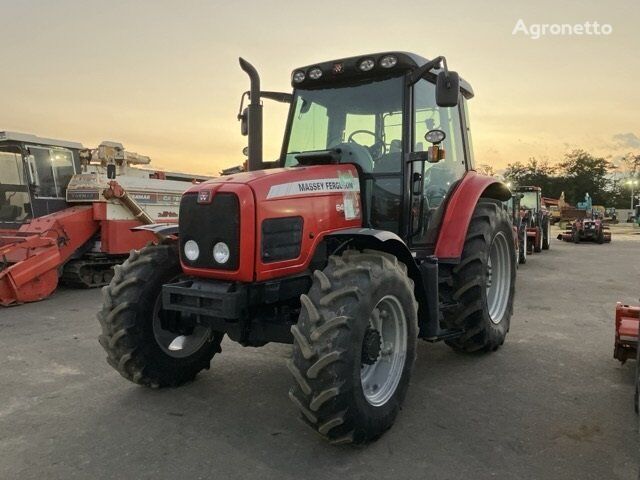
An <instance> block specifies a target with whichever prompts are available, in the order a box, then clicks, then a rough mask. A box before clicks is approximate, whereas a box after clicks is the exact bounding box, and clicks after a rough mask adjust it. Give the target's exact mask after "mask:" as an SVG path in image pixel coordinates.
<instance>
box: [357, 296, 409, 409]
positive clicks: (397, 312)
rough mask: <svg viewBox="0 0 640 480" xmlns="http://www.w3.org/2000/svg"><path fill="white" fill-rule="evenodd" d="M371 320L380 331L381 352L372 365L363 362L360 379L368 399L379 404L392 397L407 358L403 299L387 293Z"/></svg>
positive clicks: (372, 314) (371, 323)
mask: <svg viewBox="0 0 640 480" xmlns="http://www.w3.org/2000/svg"><path fill="white" fill-rule="evenodd" d="M369 323H370V327H371V328H373V329H374V330H376V331H377V332H378V333H379V334H380V354H379V355H378V358H377V359H376V361H375V363H373V364H372V365H366V364H365V365H362V367H361V370H360V382H361V384H362V391H363V392H364V396H365V398H366V399H367V402H369V403H370V404H371V405H373V406H374V407H379V406H382V405H384V404H385V403H387V402H388V401H389V399H390V398H391V397H392V396H393V394H394V393H395V391H396V388H397V387H398V384H399V383H400V378H401V377H402V372H403V370H404V363H405V360H406V357H407V319H406V316H405V314H404V310H403V309H402V304H401V303H400V301H399V300H398V299H397V298H396V297H395V296H393V295H386V296H384V297H382V299H380V301H379V302H378V303H377V304H376V306H375V308H374V309H373V312H372V313H371V317H370V319H369Z"/></svg>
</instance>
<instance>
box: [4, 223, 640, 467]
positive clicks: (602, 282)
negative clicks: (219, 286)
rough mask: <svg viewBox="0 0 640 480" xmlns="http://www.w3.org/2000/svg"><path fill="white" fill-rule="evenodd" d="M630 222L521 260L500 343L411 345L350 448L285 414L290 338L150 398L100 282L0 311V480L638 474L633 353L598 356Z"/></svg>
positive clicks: (623, 277)
mask: <svg viewBox="0 0 640 480" xmlns="http://www.w3.org/2000/svg"><path fill="white" fill-rule="evenodd" d="M623 232H624V233H623ZM631 232H632V230H630V229H629V228H628V227H626V226H621V227H619V228H616V229H615V230H614V236H613V242H612V243H611V244H608V245H597V244H580V245H573V244H570V243H563V242H560V241H557V240H555V239H554V240H553V242H552V245H551V250H550V251H548V252H544V253H542V254H537V255H535V256H532V257H529V260H528V262H527V264H526V265H523V266H521V267H520V269H519V271H518V280H517V294H516V310H515V315H514V317H513V319H512V324H511V331H510V333H509V335H508V337H507V341H506V343H505V345H504V347H503V348H501V349H500V350H499V351H498V352H496V353H494V354H491V355H486V356H467V355H460V354H456V353H454V352H453V351H451V350H450V349H449V348H448V347H447V346H446V345H444V344H435V345H432V344H427V343H424V342H420V344H419V351H418V360H417V365H416V368H415V370H414V375H413V378H412V381H411V386H410V388H409V393H408V397H407V401H406V404H405V408H404V410H403V411H402V412H401V414H400V416H399V418H398V420H397V422H396V425H395V426H394V428H393V429H392V430H391V431H389V432H388V433H387V434H386V435H385V436H384V437H383V438H382V439H380V440H379V441H378V442H376V443H374V444H372V445H370V446H368V447H365V448H352V447H333V446H329V445H327V444H325V443H324V442H323V441H322V440H321V439H320V438H319V437H317V436H316V435H315V434H314V433H313V432H312V431H310V430H309V429H308V428H306V427H305V426H303V425H302V423H301V422H299V421H297V420H296V415H297V414H296V410H295V408H294V406H293V405H291V404H290V401H289V399H288V397H287V391H288V388H289V385H290V378H289V373H288V370H287V368H286V366H285V358H286V357H287V355H288V354H289V351H290V347H288V346H285V345H269V346H267V347H264V348H262V349H253V348H243V347H241V346H239V345H236V344H233V343H230V342H228V341H225V343H224V344H223V353H222V355H220V356H219V357H216V358H215V360H214V362H213V364H212V368H211V370H210V371H208V372H205V373H203V374H201V375H200V376H199V377H198V379H197V380H196V381H195V382H193V383H192V384H189V385H187V386H185V387H182V388H180V389H176V390H161V391H151V390H147V389H145V388H142V387H138V386H136V385H133V384H131V383H129V382H127V381H125V380H124V379H123V378H121V377H120V376H119V375H118V374H117V373H116V372H115V371H113V370H112V369H111V368H110V367H109V366H108V365H107V363H106V362H105V359H104V357H105V354H104V352H103V351H102V348H101V347H100V346H99V345H98V342H97V336H98V332H99V326H98V323H97V321H96V320H95V312H96V310H97V308H98V304H99V302H100V292H99V291H95V290H94V291H81V290H66V289H61V290H59V291H58V292H57V293H56V294H55V295H54V296H53V297H52V298H50V299H48V300H46V301H43V302H40V303H35V304H30V305H23V306H19V307H15V308H9V309H3V310H0V346H1V349H0V351H1V356H2V357H1V358H2V364H1V366H0V385H1V386H0V478H2V479H31V478H33V479H35V478H38V479H41V478H50V479H71V478H83V479H84V478H92V479H103V478H104V479H106V478H132V479H138V478H154V479H163V478H171V479H176V478H189V479H191V478H206V479H211V478H214V479H218V478H219V479H222V478H225V479H226V478H242V479H243V480H246V479H253V478H256V479H258V478H260V479H265V478H276V479H299V478H307V479H316V478H318V479H319V478H331V479H338V478H341V479H342V478H344V479H346V478H349V479H371V478H375V479H388V478H389V479H390V478H393V479H425V478H432V479H462V478H473V479H489V478H499V479H512V478H513V479H547V478H549V479H568V478H576V479H578V478H579V479H582V480H584V479H599V480H600V479H634V478H637V475H638V461H639V458H640V455H639V450H638V433H637V432H638V428H637V426H638V417H637V416H636V415H635V413H634V412H633V406H632V402H633V375H634V369H635V364H634V363H635V362H628V363H627V364H625V365H623V366H621V365H620V364H619V363H618V362H617V361H615V360H614V359H613V358H612V352H613V334H614V327H613V320H614V308H615V302H616V301H623V302H631V303H637V302H638V297H640V289H639V288H638V285H639V283H638V279H639V278H640V271H639V270H640V262H638V258H639V256H638V252H640V235H634V234H632V233H631Z"/></svg>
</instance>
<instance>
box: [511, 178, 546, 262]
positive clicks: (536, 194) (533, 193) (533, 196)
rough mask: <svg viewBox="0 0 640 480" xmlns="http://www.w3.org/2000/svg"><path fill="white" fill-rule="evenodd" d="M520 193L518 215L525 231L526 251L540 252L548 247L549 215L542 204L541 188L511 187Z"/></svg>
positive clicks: (516, 192)
mask: <svg viewBox="0 0 640 480" xmlns="http://www.w3.org/2000/svg"><path fill="white" fill-rule="evenodd" d="M513 192H514V193H515V194H520V195H521V197H520V216H521V217H522V222H523V223H524V225H525V228H526V232H527V240H526V242H527V248H528V252H529V253H532V252H536V253H538V252H541V251H542V250H548V249H549V247H550V243H549V235H550V230H551V217H550V215H549V211H548V210H547V209H546V208H545V207H544V206H543V205H542V189H541V188H540V187H530V186H518V187H516V188H515V189H513Z"/></svg>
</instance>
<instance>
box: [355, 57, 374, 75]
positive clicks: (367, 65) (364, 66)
mask: <svg viewBox="0 0 640 480" xmlns="http://www.w3.org/2000/svg"><path fill="white" fill-rule="evenodd" d="M375 66H376V62H374V61H373V60H371V59H370V58H365V59H364V60H362V61H361V62H360V65H358V68H359V69H360V70H362V71H363V72H368V71H369V70H371V69H372V68H373V67H375Z"/></svg>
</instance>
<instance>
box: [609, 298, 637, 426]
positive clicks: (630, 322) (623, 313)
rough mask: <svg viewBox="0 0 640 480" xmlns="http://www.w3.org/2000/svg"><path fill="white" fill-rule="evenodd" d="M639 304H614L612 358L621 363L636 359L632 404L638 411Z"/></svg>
mask: <svg viewBox="0 0 640 480" xmlns="http://www.w3.org/2000/svg"><path fill="white" fill-rule="evenodd" d="M639 338H640V306H633V305H623V304H622V303H620V302H618V303H617V304H616V336H615V343H614V348H613V358H615V359H616V360H620V362H622V363H623V364H624V363H625V362H626V361H627V360H629V359H631V360H633V359H635V360H636V379H635V384H636V385H635V387H636V388H635V399H634V406H635V410H636V413H638V397H639V393H640V392H639V390H640V388H639V387H640V349H639V348H638V339H639Z"/></svg>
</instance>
